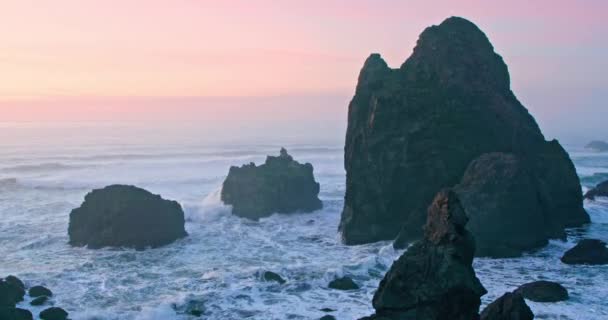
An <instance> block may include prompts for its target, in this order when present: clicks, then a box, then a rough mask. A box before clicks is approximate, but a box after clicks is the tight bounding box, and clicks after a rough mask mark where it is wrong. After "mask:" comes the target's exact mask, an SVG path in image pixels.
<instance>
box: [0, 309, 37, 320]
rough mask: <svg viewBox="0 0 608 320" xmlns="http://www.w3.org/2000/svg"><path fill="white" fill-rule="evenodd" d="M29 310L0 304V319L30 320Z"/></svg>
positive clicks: (31, 316)
mask: <svg viewBox="0 0 608 320" xmlns="http://www.w3.org/2000/svg"><path fill="white" fill-rule="evenodd" d="M33 318H34V316H33V315H32V313H31V312H29V311H28V310H25V309H21V308H14V307H2V306H0V319H2V320H32V319H33Z"/></svg>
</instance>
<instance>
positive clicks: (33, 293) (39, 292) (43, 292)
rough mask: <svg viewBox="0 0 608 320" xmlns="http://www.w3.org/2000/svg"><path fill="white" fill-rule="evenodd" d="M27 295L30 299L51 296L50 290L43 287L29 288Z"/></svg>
mask: <svg viewBox="0 0 608 320" xmlns="http://www.w3.org/2000/svg"><path fill="white" fill-rule="evenodd" d="M28 293H29V295H30V297H32V298H36V297H41V296H47V297H52V296H53V292H51V290H49V289H47V288H45V287H43V286H33V287H31V288H30V290H29V291H28Z"/></svg>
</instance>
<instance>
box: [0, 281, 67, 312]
mask: <svg viewBox="0 0 608 320" xmlns="http://www.w3.org/2000/svg"><path fill="white" fill-rule="evenodd" d="M26 289H27V287H26V286H25V284H24V283H23V281H21V280H20V279H19V278H17V277H15V276H8V277H6V278H3V279H0V319H2V320H32V319H33V318H34V317H33V315H32V312H31V311H29V310H27V309H24V308H21V307H17V304H18V303H20V302H22V301H23V300H24V297H25V294H26ZM27 294H28V295H29V296H30V298H32V300H31V301H30V305H32V306H42V305H46V304H49V299H50V298H51V297H52V296H53V292H51V290H49V289H47V288H45V287H43V286H33V287H31V288H29V290H27ZM38 317H39V318H40V319H42V320H67V319H68V313H67V312H66V311H65V310H63V309H62V308H58V307H49V308H46V309H44V310H42V312H40V314H39V315H38Z"/></svg>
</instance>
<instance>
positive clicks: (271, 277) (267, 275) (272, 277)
mask: <svg viewBox="0 0 608 320" xmlns="http://www.w3.org/2000/svg"><path fill="white" fill-rule="evenodd" d="M262 279H263V280H264V281H274V282H278V283H280V284H284V283H285V282H286V281H285V279H283V278H282V277H281V276H280V275H279V274H277V273H274V272H272V271H265V272H264V273H263V274H262Z"/></svg>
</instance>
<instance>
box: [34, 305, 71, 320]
mask: <svg viewBox="0 0 608 320" xmlns="http://www.w3.org/2000/svg"><path fill="white" fill-rule="evenodd" d="M39 317H40V319H42V320H67V319H68V313H67V312H66V311H65V310H63V309H61V308H57V307H50V308H47V309H44V310H42V312H40V314H39Z"/></svg>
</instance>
